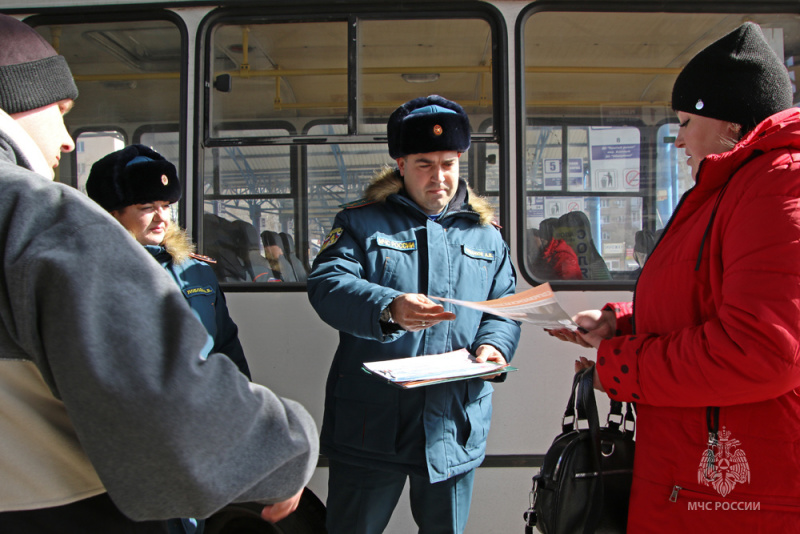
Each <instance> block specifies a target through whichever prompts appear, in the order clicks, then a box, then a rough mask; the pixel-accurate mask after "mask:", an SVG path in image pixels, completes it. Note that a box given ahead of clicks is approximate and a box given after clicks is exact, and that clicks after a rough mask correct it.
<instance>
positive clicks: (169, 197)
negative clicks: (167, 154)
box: [86, 145, 181, 211]
mask: <svg viewBox="0 0 800 534" xmlns="http://www.w3.org/2000/svg"><path fill="white" fill-rule="evenodd" d="M86 194H88V195H89V197H90V198H91V199H92V200H94V201H95V202H97V203H98V204H100V205H101V206H103V207H104V208H105V209H106V210H107V211H113V210H117V209H121V208H124V207H125V206H130V205H132V204H148V203H150V202H155V201H157V200H161V201H164V202H170V203H172V202H177V201H178V200H180V198H181V183H180V181H179V180H178V173H177V171H176V170H175V165H173V164H172V163H170V162H169V161H167V160H166V159H164V156H162V155H161V154H159V153H158V152H156V151H155V150H152V149H150V148H148V147H146V146H144V145H130V146H127V147H125V148H123V149H122V150H117V151H116V152H112V153H111V154H108V155H107V156H104V157H103V158H102V159H100V160H98V161H97V162H96V163H95V164H94V165H92V170H91V171H89V178H88V179H87V180H86Z"/></svg>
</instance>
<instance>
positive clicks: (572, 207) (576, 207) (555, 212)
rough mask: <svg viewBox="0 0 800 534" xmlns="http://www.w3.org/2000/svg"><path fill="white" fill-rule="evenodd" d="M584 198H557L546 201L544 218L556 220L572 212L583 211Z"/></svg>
mask: <svg viewBox="0 0 800 534" xmlns="http://www.w3.org/2000/svg"><path fill="white" fill-rule="evenodd" d="M583 200H584V199H583V198H574V197H555V198H547V197H546V198H545V199H544V218H545V219H550V218H553V217H555V218H556V219H557V218H559V217H561V216H562V215H564V214H565V213H569V212H570V211H583V206H584V202H583Z"/></svg>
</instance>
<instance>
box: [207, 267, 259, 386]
mask: <svg viewBox="0 0 800 534" xmlns="http://www.w3.org/2000/svg"><path fill="white" fill-rule="evenodd" d="M214 284H215V286H216V287H215V288H214V291H215V292H216V295H217V298H216V300H215V302H214V308H215V314H216V321H217V336H216V339H215V340H214V341H215V343H214V352H220V353H222V354H224V355H226V356H227V357H228V358H230V359H231V361H232V362H233V363H235V364H236V367H238V368H239V370H240V371H241V372H242V373H243V374H244V375H245V376H246V377H247V378H249V379H251V380H252V378H253V377H252V376H251V375H250V367H249V366H248V365H247V359H245V357H244V349H243V348H242V343H241V342H240V341H239V327H238V326H236V323H234V322H233V319H231V314H230V312H228V303H227V301H226V300H225V293H223V292H222V288H220V287H219V284H218V283H217V282H216V281H215V282H214Z"/></svg>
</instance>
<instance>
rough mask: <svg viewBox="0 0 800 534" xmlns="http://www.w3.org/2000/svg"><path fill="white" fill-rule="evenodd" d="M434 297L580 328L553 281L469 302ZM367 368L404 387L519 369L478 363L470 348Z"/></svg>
mask: <svg viewBox="0 0 800 534" xmlns="http://www.w3.org/2000/svg"><path fill="white" fill-rule="evenodd" d="M430 298H432V299H434V300H439V301H442V302H450V303H451V304H455V305H457V306H465V307H467V308H472V309H474V310H479V311H482V312H483V313H489V314H492V315H497V316H499V317H506V318H508V319H514V320H516V321H524V322H526V323H532V324H534V325H536V326H540V327H542V328H548V329H555V330H557V329H561V328H568V329H570V330H573V331H575V330H577V329H578V325H577V324H575V323H574V322H573V321H572V319H571V318H570V316H569V315H568V314H567V312H566V311H564V308H562V307H561V305H560V304H559V303H558V301H557V300H556V297H555V295H554V294H553V290H552V289H551V288H550V284H542V285H540V286H537V287H534V288H532V289H528V290H527V291H523V292H522V293H516V294H514V295H509V296H507V297H503V298H501V299H495V300H486V301H482V302H468V301H464V300H455V299H449V298H444V297H434V296H431V297H430ZM363 369H364V370H365V371H366V372H368V373H371V374H372V375H374V376H376V377H378V378H382V379H384V380H386V381H388V382H389V383H390V384H393V385H396V386H398V387H401V388H404V389H408V388H415V387H419V386H429V385H431V384H441V383H442V382H450V381H452V380H464V379H467V378H475V377H481V376H491V375H496V374H498V373H507V372H510V371H516V370H517V368H516V367H511V366H510V365H507V364H506V365H501V364H497V363H494V362H486V363H478V362H477V361H476V360H475V356H473V355H471V354H470V353H469V351H468V350H467V349H461V350H456V351H453V352H447V353H445V354H434V355H429V356H415V357H411V358H399V359H397V360H384V361H380V362H366V363H365V364H364V365H363Z"/></svg>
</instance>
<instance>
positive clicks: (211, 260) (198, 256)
mask: <svg viewBox="0 0 800 534" xmlns="http://www.w3.org/2000/svg"><path fill="white" fill-rule="evenodd" d="M189 257H190V258H192V259H195V260H198V261H204V262H206V263H217V260H215V259H214V258H212V257H211V256H203V255H202V254H198V253H196V252H190V253H189Z"/></svg>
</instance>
